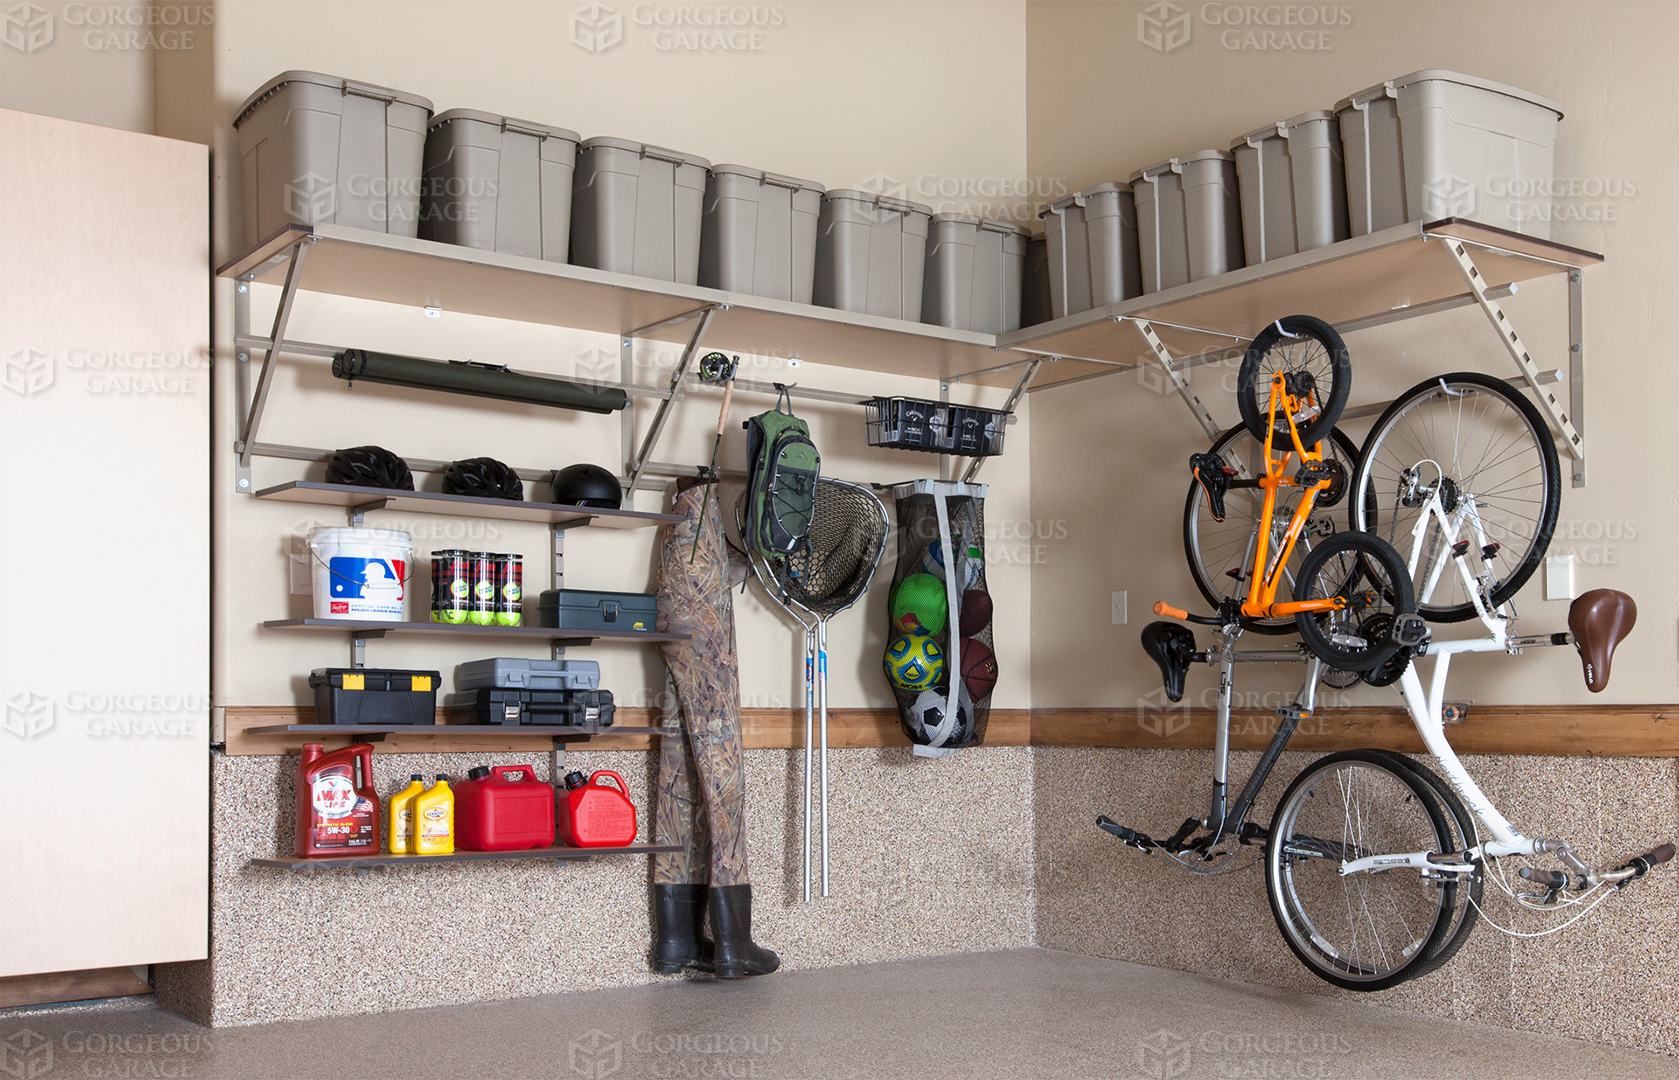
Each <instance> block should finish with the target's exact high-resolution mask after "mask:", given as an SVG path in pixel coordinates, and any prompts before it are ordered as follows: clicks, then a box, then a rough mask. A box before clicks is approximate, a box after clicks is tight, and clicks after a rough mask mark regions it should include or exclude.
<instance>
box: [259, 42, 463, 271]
mask: <svg viewBox="0 0 1679 1080" xmlns="http://www.w3.org/2000/svg"><path fill="white" fill-rule="evenodd" d="M430 118H431V102H430V101H428V100H426V99H425V98H423V97H420V96H418V95H416V94H405V93H403V92H402V91H401V90H390V89H387V88H386V87H383V86H374V85H372V84H370V83H358V82H355V81H354V80H351V79H341V78H339V77H338V76H336V75H322V74H320V73H318V72H314V71H287V72H284V73H282V74H280V75H276V76H275V77H274V78H272V79H270V80H268V82H266V83H264V84H263V86H262V89H260V90H258V91H257V92H256V93H254V94H252V95H251V96H250V97H248V98H246V99H245V103H244V104H243V105H241V106H240V107H239V113H238V116H237V117H236V118H235V119H234V121H233V126H234V128H235V129H237V131H238V132H239V165H240V172H241V179H242V187H243V189H244V192H243V194H244V219H245V244H246V246H247V247H250V246H254V245H256V244H257V243H258V242H259V241H262V240H266V239H268V238H269V237H270V236H273V235H274V234H275V233H277V232H279V231H280V230H281V229H283V228H285V227H286V226H287V225H289V224H292V223H293V222H296V223H298V224H301V225H317V224H318V225H347V226H350V227H351V228H355V229H371V230H373V231H374V232H382V233H390V234H392V235H394V236H413V235H415V232H416V230H417V228H418V226H419V223H420V221H419V218H420V214H419V211H420V158H421V154H422V152H423V151H424V149H425V142H426V121H427V120H429V119H430Z"/></svg>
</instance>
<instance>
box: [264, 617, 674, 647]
mask: <svg viewBox="0 0 1679 1080" xmlns="http://www.w3.org/2000/svg"><path fill="white" fill-rule="evenodd" d="M261 625H262V628H263V629H265V630H325V631H329V632H335V633H340V634H349V633H355V632H358V631H359V632H363V633H365V634H367V635H368V636H373V635H376V634H455V635H463V636H466V637H492V638H494V637H500V638H525V639H528V640H537V641H558V642H563V643H565V644H566V645H588V644H590V643H592V642H595V641H687V640H688V639H689V637H690V635H688V634H664V633H660V632H658V631H656V630H559V629H556V628H554V627H551V626H472V625H465V626H455V625H452V624H449V623H433V622H377V621H374V620H369V619H269V620H268V621H267V622H264V623H262V624H261Z"/></svg>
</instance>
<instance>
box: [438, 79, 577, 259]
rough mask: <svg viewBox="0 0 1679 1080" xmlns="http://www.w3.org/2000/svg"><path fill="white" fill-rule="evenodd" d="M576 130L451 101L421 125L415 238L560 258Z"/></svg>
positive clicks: (566, 242) (565, 243)
mask: <svg viewBox="0 0 1679 1080" xmlns="http://www.w3.org/2000/svg"><path fill="white" fill-rule="evenodd" d="M577 143H578V135H577V132H575V131H568V130H566V129H565V128H557V127H550V126H549V125H547V124H535V123H531V122H530V121H528V120H514V119H511V118H510V117H506V116H496V115H494V114H493V113H483V112H474V111H473V110H471V109H451V110H449V111H448V112H446V113H443V114H441V115H439V116H438V117H437V118H436V119H434V120H433V121H432V122H431V128H430V130H428V131H427V133H426V154H425V190H424V194H423V197H422V199H421V203H420V233H419V235H420V239H422V240H436V241H439V242H441V243H445V244H459V245H460V246H462V247H470V248H478V249H479V250H481V251H499V252H502V253H504V254H507V255H524V256H526V257H528V258H532V259H546V260H548V261H549V262H562V263H563V262H565V261H566V258H567V252H568V250H569V248H570V244H571V184H572V172H573V169H574V166H575V165H576V160H577Z"/></svg>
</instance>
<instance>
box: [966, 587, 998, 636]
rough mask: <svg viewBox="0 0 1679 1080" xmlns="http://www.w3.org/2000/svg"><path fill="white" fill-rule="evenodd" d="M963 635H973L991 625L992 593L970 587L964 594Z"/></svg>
mask: <svg viewBox="0 0 1679 1080" xmlns="http://www.w3.org/2000/svg"><path fill="white" fill-rule="evenodd" d="M960 625H961V627H962V636H963V637H973V636H974V635H975V634H977V633H979V632H980V631H981V630H984V629H985V628H986V627H987V626H990V625H991V594H990V593H988V592H986V591H985V590H984V589H969V590H968V591H967V592H965V593H963V594H962V620H961V624H960Z"/></svg>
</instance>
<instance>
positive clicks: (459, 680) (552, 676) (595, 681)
mask: <svg viewBox="0 0 1679 1080" xmlns="http://www.w3.org/2000/svg"><path fill="white" fill-rule="evenodd" d="M481 688H490V689H495V690H599V689H600V661H598V660H527V659H525V658H523V657H518V656H494V657H491V658H490V659H488V660H469V661H467V662H466V663H464V664H460V665H458V666H457V667H456V668H455V689H457V690H478V689H481Z"/></svg>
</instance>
